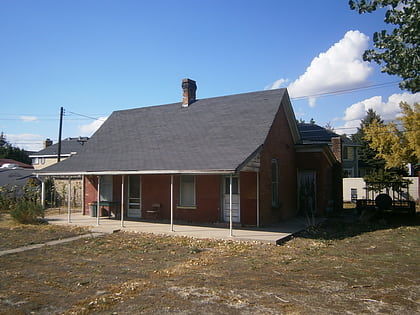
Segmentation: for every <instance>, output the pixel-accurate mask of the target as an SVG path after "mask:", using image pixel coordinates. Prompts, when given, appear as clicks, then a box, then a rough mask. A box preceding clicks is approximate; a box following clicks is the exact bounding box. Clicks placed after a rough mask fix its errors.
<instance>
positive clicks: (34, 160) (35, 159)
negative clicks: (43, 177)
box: [32, 157, 39, 165]
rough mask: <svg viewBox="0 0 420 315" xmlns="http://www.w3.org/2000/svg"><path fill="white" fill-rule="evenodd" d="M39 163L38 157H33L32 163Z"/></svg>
mask: <svg viewBox="0 0 420 315" xmlns="http://www.w3.org/2000/svg"><path fill="white" fill-rule="evenodd" d="M38 163H39V160H38V158H37V157H36V158H33V159H32V165H37V164H38Z"/></svg>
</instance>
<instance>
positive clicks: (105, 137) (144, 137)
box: [37, 89, 297, 175]
mask: <svg viewBox="0 0 420 315" xmlns="http://www.w3.org/2000/svg"><path fill="white" fill-rule="evenodd" d="M281 104H282V106H286V107H291V106H290V102H289V99H288V95H287V91H286V89H277V90H268V91H261V92H252V93H244V94H237V95H229V96H222V97H215V98H207V99H199V100H196V101H195V102H193V103H192V104H191V105H189V106H188V107H187V108H185V107H182V106H181V103H173V104H168V105H160V106H151V107H142V108H136V109H130V110H120V111H115V112H113V113H112V115H111V116H110V117H109V118H108V119H107V120H106V122H105V123H104V124H103V125H102V127H101V128H99V129H98V131H97V132H96V133H95V134H94V135H93V136H92V138H91V139H90V140H89V141H88V142H87V143H86V144H85V145H84V146H83V148H82V150H80V151H79V153H78V154H77V155H74V156H72V157H70V158H68V159H66V160H64V161H62V162H60V163H57V164H54V165H52V166H50V167H47V168H44V169H42V170H38V171H37V173H38V174H40V175H76V174H136V173H137V174H175V173H201V174H203V173H209V174H210V173H212V174H214V173H225V174H229V173H233V172H236V171H238V170H239V169H240V168H241V167H243V166H244V165H246V163H247V161H249V160H250V159H252V158H253V157H254V156H255V155H256V154H258V152H259V151H260V150H261V148H262V146H263V144H264V142H265V139H266V137H267V135H268V133H269V130H270V128H271V126H272V123H273V121H274V119H275V117H276V114H277V112H278V110H279V107H280V106H281ZM286 112H288V113H290V112H291V113H293V112H292V111H291V108H286ZM292 120H294V117H293V119H292V118H291V119H290V120H289V122H290V121H292ZM293 123H294V121H293ZM294 127H295V128H296V125H294ZM291 128H292V129H293V126H292V127H291ZM296 130H297V129H296Z"/></svg>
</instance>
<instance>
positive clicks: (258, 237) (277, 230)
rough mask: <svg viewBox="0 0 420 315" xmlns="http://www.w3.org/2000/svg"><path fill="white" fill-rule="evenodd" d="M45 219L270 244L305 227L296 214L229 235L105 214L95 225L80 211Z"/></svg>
mask: <svg viewBox="0 0 420 315" xmlns="http://www.w3.org/2000/svg"><path fill="white" fill-rule="evenodd" d="M46 220H47V221H48V222H49V223H50V224H69V225H77V226H88V227H90V229H91V231H92V232H98V233H113V232H117V231H130V232H144V233H154V234H160V235H175V236H188V237H194V238H208V239H221V240H235V241H257V242H264V243H272V244H280V243H281V242H282V241H284V240H286V239H288V238H290V236H291V235H293V234H294V233H297V232H299V231H302V230H303V229H304V228H305V227H306V220H305V219H303V218H299V217H296V218H292V219H290V220H287V221H284V222H282V223H280V224H278V225H276V226H272V227H269V228H242V227H234V228H233V233H232V235H233V236H232V237H231V236H229V227H228V226H219V225H187V224H174V231H171V226H170V224H169V223H160V222H146V221H127V220H124V226H121V221H120V220H115V219H109V218H106V217H101V218H100V220H99V225H97V218H96V217H91V216H88V215H82V214H80V213H77V214H71V217H70V223H69V222H68V215H67V214H62V215H50V216H47V217H46Z"/></svg>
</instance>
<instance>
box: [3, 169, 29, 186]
mask: <svg viewBox="0 0 420 315" xmlns="http://www.w3.org/2000/svg"><path fill="white" fill-rule="evenodd" d="M33 172H34V170H33V169H23V168H22V169H0V186H4V185H9V186H10V187H13V186H19V187H23V186H24V185H25V184H26V182H27V181H28V179H29V178H31V177H34V175H33Z"/></svg>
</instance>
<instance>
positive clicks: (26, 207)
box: [10, 199, 44, 224]
mask: <svg viewBox="0 0 420 315" xmlns="http://www.w3.org/2000/svg"><path fill="white" fill-rule="evenodd" d="M10 215H11V217H12V218H13V219H14V220H15V221H17V222H19V223H22V224H33V223H39V222H40V220H39V219H40V218H43V217H44V209H43V207H42V206H41V205H40V204H37V203H35V202H33V201H31V200H25V199H20V200H18V201H17V202H16V203H15V204H13V205H12V207H11V209H10Z"/></svg>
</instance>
